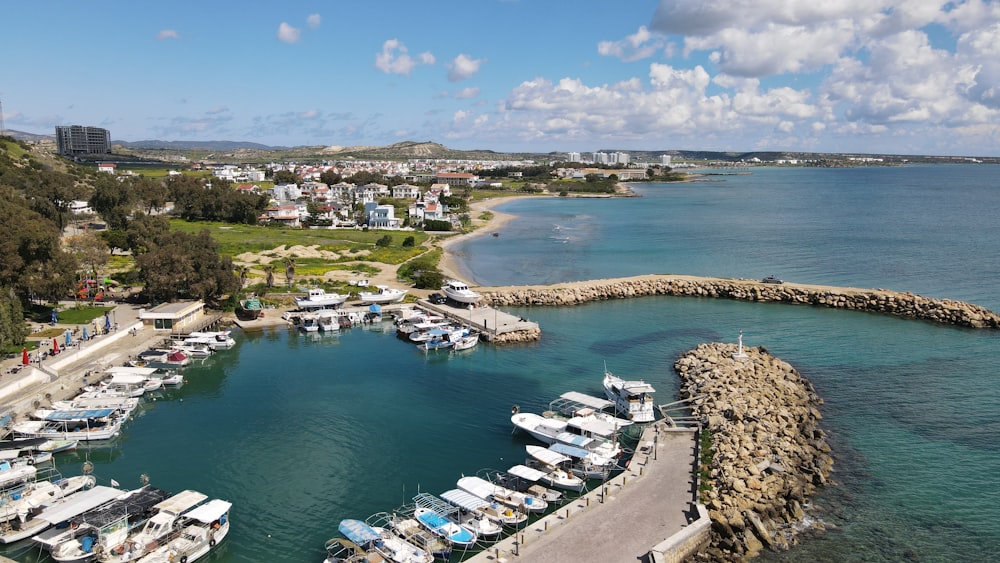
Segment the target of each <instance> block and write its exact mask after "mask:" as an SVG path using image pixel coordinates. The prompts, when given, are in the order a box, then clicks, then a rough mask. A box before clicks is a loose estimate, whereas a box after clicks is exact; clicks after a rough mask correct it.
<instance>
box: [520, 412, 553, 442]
mask: <svg viewBox="0 0 1000 563" xmlns="http://www.w3.org/2000/svg"><path fill="white" fill-rule="evenodd" d="M514 410H515V411H516V412H514V414H512V415H511V417H510V422H511V423H512V424H513V425H514V427H515V428H517V429H519V430H523V431H525V432H527V433H528V434H529V435H531V437H532V438H534V439H536V440H538V441H540V442H543V443H546V444H554V443H556V437H557V436H558V435H559V434H561V433H563V432H565V431H566V421H565V420H560V419H555V418H545V417H544V416H542V415H540V414H535V413H533V412H520V411H519V410H518V409H514Z"/></svg>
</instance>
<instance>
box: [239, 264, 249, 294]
mask: <svg viewBox="0 0 1000 563" xmlns="http://www.w3.org/2000/svg"><path fill="white" fill-rule="evenodd" d="M236 275H237V277H239V280H240V289H243V288H244V287H246V286H247V278H249V277H250V267H249V266H239V267H238V268H236Z"/></svg>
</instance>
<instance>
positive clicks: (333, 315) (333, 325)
mask: <svg viewBox="0 0 1000 563" xmlns="http://www.w3.org/2000/svg"><path fill="white" fill-rule="evenodd" d="M316 322H317V324H318V325H319V330H320V331H321V332H337V331H339V330H340V318H339V315H338V314H337V312H336V311H328V310H321V311H319V312H318V313H316Z"/></svg>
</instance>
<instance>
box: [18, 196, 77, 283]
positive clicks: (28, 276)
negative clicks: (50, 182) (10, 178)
mask: <svg viewBox="0 0 1000 563" xmlns="http://www.w3.org/2000/svg"><path fill="white" fill-rule="evenodd" d="M0 256H2V257H3V258H2V259H0V287H8V288H11V289H12V290H13V291H14V292H15V294H16V295H18V296H20V299H21V300H22V301H23V302H27V300H28V298H29V297H30V296H32V295H34V296H36V297H38V298H42V299H53V298H59V297H63V296H66V295H69V292H70V291H71V290H72V289H73V285H74V282H75V278H76V275H75V274H76V270H77V265H76V260H75V259H74V257H73V256H72V255H70V254H68V253H66V252H64V251H63V250H62V248H61V246H60V244H59V228H58V227H57V226H56V224H55V223H54V222H52V221H51V220H49V219H46V218H45V217H43V216H42V215H40V214H38V213H37V212H35V211H32V210H31V209H30V208H29V206H28V202H27V201H26V200H25V199H24V197H23V196H22V195H20V194H18V193H17V192H15V191H14V189H13V188H10V187H8V186H0Z"/></svg>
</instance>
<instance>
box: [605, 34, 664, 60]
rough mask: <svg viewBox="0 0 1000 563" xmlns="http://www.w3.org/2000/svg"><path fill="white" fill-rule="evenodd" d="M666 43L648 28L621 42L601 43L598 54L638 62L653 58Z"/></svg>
mask: <svg viewBox="0 0 1000 563" xmlns="http://www.w3.org/2000/svg"><path fill="white" fill-rule="evenodd" d="M664 45H665V41H664V39H663V37H662V36H660V35H658V34H657V35H654V34H653V33H651V32H650V31H649V30H648V29H646V26H641V27H640V28H639V31H636V32H635V33H633V34H632V35H629V36H628V37H626V38H625V39H622V40H619V41H601V42H600V43H598V44H597V52H598V53H600V54H602V55H604V56H608V57H617V58H619V59H621V60H623V61H625V62H631V61H638V60H640V59H645V58H648V57H651V56H653V55H654V54H655V53H656V52H657V51H659V50H660V49H663V48H664Z"/></svg>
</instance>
